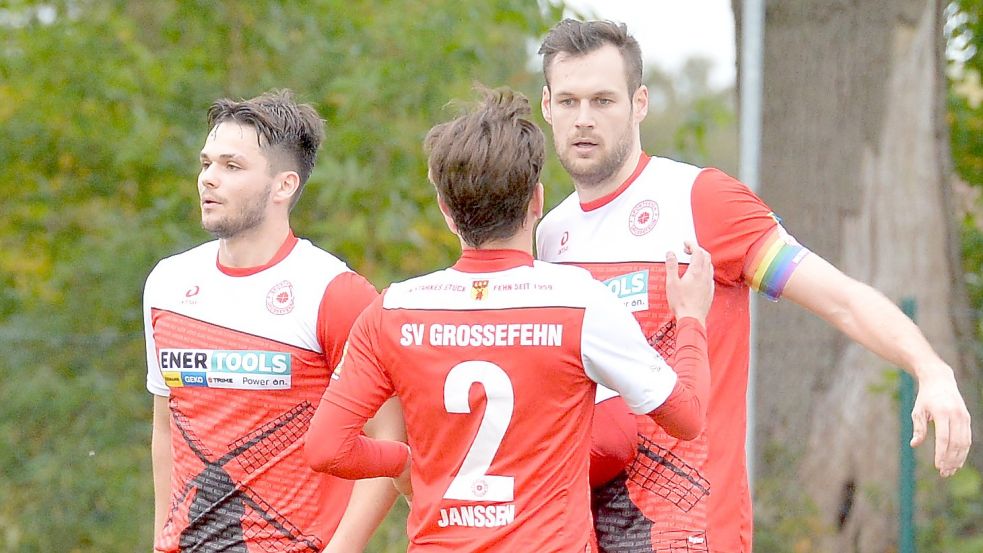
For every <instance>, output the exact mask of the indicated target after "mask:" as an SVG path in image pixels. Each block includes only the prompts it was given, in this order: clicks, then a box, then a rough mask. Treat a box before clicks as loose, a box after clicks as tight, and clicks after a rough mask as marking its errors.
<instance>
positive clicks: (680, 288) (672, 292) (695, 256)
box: [666, 241, 713, 324]
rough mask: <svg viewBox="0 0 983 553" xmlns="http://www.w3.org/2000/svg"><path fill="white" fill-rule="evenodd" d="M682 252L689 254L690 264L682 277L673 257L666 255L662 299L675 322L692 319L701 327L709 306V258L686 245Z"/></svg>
mask: <svg viewBox="0 0 983 553" xmlns="http://www.w3.org/2000/svg"><path fill="white" fill-rule="evenodd" d="M683 251H685V252H686V253H688V254H690V262H689V267H687V268H686V272H685V273H684V274H683V276H682V277H680V276H679V261H677V259H676V254H674V253H673V252H666V299H667V300H668V302H669V308H670V309H672V312H673V314H674V315H675V316H676V319H677V320H679V319H682V318H683V317H693V318H695V319H697V320H699V321H700V322H701V323H704V324H705V323H706V318H707V313H708V312H709V311H710V304H711V303H712V302H713V264H711V263H710V254H709V253H707V251H706V250H704V249H703V248H701V247H700V246H699V245H697V244H695V243H693V242H689V241H686V242H685V243H684V248H683Z"/></svg>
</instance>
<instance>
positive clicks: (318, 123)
mask: <svg viewBox="0 0 983 553" xmlns="http://www.w3.org/2000/svg"><path fill="white" fill-rule="evenodd" d="M226 121H235V122H237V123H239V124H242V125H249V126H251V127H253V128H254V129H256V134H257V136H258V139H259V147H260V149H262V150H263V151H264V152H266V153H267V154H273V155H271V156H269V157H270V160H271V162H275V161H278V160H280V161H282V162H284V163H285V166H286V168H287V169H289V170H292V171H296V172H297V174H298V175H299V176H300V187H299V188H298V189H297V193H296V194H294V197H293V198H292V199H291V202H290V208H291V209H292V208H293V206H294V205H296V204H297V200H299V199H300V195H301V193H302V192H303V191H304V185H305V184H307V179H308V178H310V176H311V172H312V171H313V170H314V162H315V161H316V159H317V151H318V149H319V148H320V147H321V142H322V141H323V140H324V121H323V120H322V119H321V116H320V115H318V113H317V110H315V109H314V108H313V107H312V106H310V105H309V104H299V103H297V102H296V101H295V100H294V94H293V92H292V91H290V90H288V89H279V90H271V91H269V92H266V93H264V94H262V95H260V96H257V97H255V98H251V99H249V100H238V101H237V100H230V99H229V98H221V99H219V100H216V101H215V102H214V103H213V104H212V105H211V107H210V108H208V128H209V129H214V128H215V126H216V125H218V124H219V123H223V122H226Z"/></svg>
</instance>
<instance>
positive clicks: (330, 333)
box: [317, 271, 379, 368]
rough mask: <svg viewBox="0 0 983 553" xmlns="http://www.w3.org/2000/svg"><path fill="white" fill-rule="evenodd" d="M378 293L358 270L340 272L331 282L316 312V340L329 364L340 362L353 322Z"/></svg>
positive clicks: (334, 364)
mask: <svg viewBox="0 0 983 553" xmlns="http://www.w3.org/2000/svg"><path fill="white" fill-rule="evenodd" d="M378 296H379V293H378V292H377V291H376V289H375V287H374V286H372V283H370V282H369V281H368V280H366V279H365V277H363V276H362V275H360V274H358V273H355V272H351V271H349V272H344V273H341V274H339V275H338V276H336V277H335V278H334V279H332V280H331V282H330V283H328V286H327V287H326V288H325V289H324V297H323V298H322V299H321V306H320V308H319V309H318V312H317V339H318V342H319V343H320V344H321V350H322V351H323V352H324V357H325V359H327V360H328V366H329V367H331V368H334V367H337V366H338V363H340V362H341V357H342V353H343V352H344V349H345V343H346V342H347V341H348V334H349V332H350V331H351V329H352V324H353V323H354V322H355V319H356V318H358V316H359V314H360V313H361V312H362V311H363V310H364V309H365V307H366V306H367V305H369V304H370V303H372V300H374V299H376V298H377V297H378Z"/></svg>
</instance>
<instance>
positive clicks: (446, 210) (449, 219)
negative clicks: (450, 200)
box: [437, 192, 460, 236]
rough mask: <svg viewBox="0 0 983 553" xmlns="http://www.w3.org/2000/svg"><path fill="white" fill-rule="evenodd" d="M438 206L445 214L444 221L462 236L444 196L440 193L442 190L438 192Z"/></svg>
mask: <svg viewBox="0 0 983 553" xmlns="http://www.w3.org/2000/svg"><path fill="white" fill-rule="evenodd" d="M437 207H439V208H440V213H441V214H442V215H443V216H444V222H445V223H447V228H449V229H450V230H451V232H453V233H454V234H456V235H457V236H460V234H459V233H458V232H457V225H456V224H455V223H454V218H453V217H451V210H450V208H449V207H447V203H446V202H445V201H444V197H443V196H441V195H440V192H438V193H437Z"/></svg>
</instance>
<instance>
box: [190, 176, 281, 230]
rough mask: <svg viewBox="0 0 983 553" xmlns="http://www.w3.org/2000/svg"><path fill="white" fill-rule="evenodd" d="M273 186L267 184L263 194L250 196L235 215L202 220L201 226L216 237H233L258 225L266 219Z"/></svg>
mask: <svg viewBox="0 0 983 553" xmlns="http://www.w3.org/2000/svg"><path fill="white" fill-rule="evenodd" d="M270 189H271V186H267V187H266V190H264V191H263V193H262V194H258V195H256V196H255V197H253V198H250V199H249V201H247V202H246V203H245V204H243V205H242V207H241V208H239V211H238V212H236V213H235V214H234V215H230V216H226V217H223V218H221V219H219V220H217V221H213V222H211V223H207V224H206V222H205V220H204V219H202V221H201V228H203V229H205V230H206V231H208V232H209V233H210V234H211V235H212V236H214V237H215V238H233V237H235V236H236V235H238V234H240V233H242V232H245V231H247V230H250V229H253V228H256V227H258V226H259V225H260V224H262V223H263V221H265V220H266V206H267V205H268V204H269V201H270Z"/></svg>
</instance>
